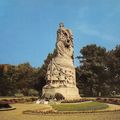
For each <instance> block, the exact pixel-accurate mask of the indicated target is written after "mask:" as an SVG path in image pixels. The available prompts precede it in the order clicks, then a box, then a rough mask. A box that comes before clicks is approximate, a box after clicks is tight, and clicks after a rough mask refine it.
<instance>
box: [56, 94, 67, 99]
mask: <svg viewBox="0 0 120 120" xmlns="http://www.w3.org/2000/svg"><path fill="white" fill-rule="evenodd" d="M55 98H56V100H64V99H65V98H64V96H63V95H62V94H60V93H56V94H55Z"/></svg>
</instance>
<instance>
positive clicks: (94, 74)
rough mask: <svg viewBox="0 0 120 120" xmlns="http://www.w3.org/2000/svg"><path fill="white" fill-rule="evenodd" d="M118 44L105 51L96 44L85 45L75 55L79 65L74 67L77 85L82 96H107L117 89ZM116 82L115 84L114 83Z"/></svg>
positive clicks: (119, 61) (119, 50) (119, 64)
mask: <svg viewBox="0 0 120 120" xmlns="http://www.w3.org/2000/svg"><path fill="white" fill-rule="evenodd" d="M119 52H120V46H117V47H116V49H115V50H112V51H108V52H107V51H106V49H105V48H102V47H100V46H96V45H94V44H93V45H87V46H85V47H83V48H82V49H81V50H80V55H79V56H78V57H77V58H78V60H79V61H80V66H79V67H77V68H76V71H77V72H76V74H77V86H78V88H79V89H80V92H81V94H83V95H84V96H109V95H111V93H112V91H119V90H120V89H119V87H116V86H118V84H119V81H120V79H119V78H120V77H119V76H120V75H119V73H120V69H119V68H120V56H119ZM115 83H116V84H115ZM119 93H120V91H119Z"/></svg>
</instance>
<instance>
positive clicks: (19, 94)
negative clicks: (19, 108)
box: [15, 93, 24, 97]
mask: <svg viewBox="0 0 120 120" xmlns="http://www.w3.org/2000/svg"><path fill="white" fill-rule="evenodd" d="M23 96H24V95H23V94H22V93H15V97H23Z"/></svg>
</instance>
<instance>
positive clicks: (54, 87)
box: [43, 23, 80, 99]
mask: <svg viewBox="0 0 120 120" xmlns="http://www.w3.org/2000/svg"><path fill="white" fill-rule="evenodd" d="M56 50H57V55H56V56H55V57H54V58H52V60H51V61H50V63H49V65H48V68H47V75H46V76H47V84H46V85H45V86H44V87H43V95H44V96H46V97H48V98H49V97H51V96H55V94H56V93H60V94H62V95H63V96H64V98H65V99H79V98H80V96H79V92H78V88H77V87H76V74H75V67H74V64H73V60H74V57H73V54H74V46H73V34H72V32H71V31H70V30H69V29H66V28H64V24H63V23H60V25H59V29H58V31H57V41H56Z"/></svg>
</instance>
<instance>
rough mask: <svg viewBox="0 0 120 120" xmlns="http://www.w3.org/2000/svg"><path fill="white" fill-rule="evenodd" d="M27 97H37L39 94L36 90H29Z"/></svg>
mask: <svg viewBox="0 0 120 120" xmlns="http://www.w3.org/2000/svg"><path fill="white" fill-rule="evenodd" d="M28 95H29V96H38V95H39V92H38V91H37V90H34V89H30V90H29V92H28Z"/></svg>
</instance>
